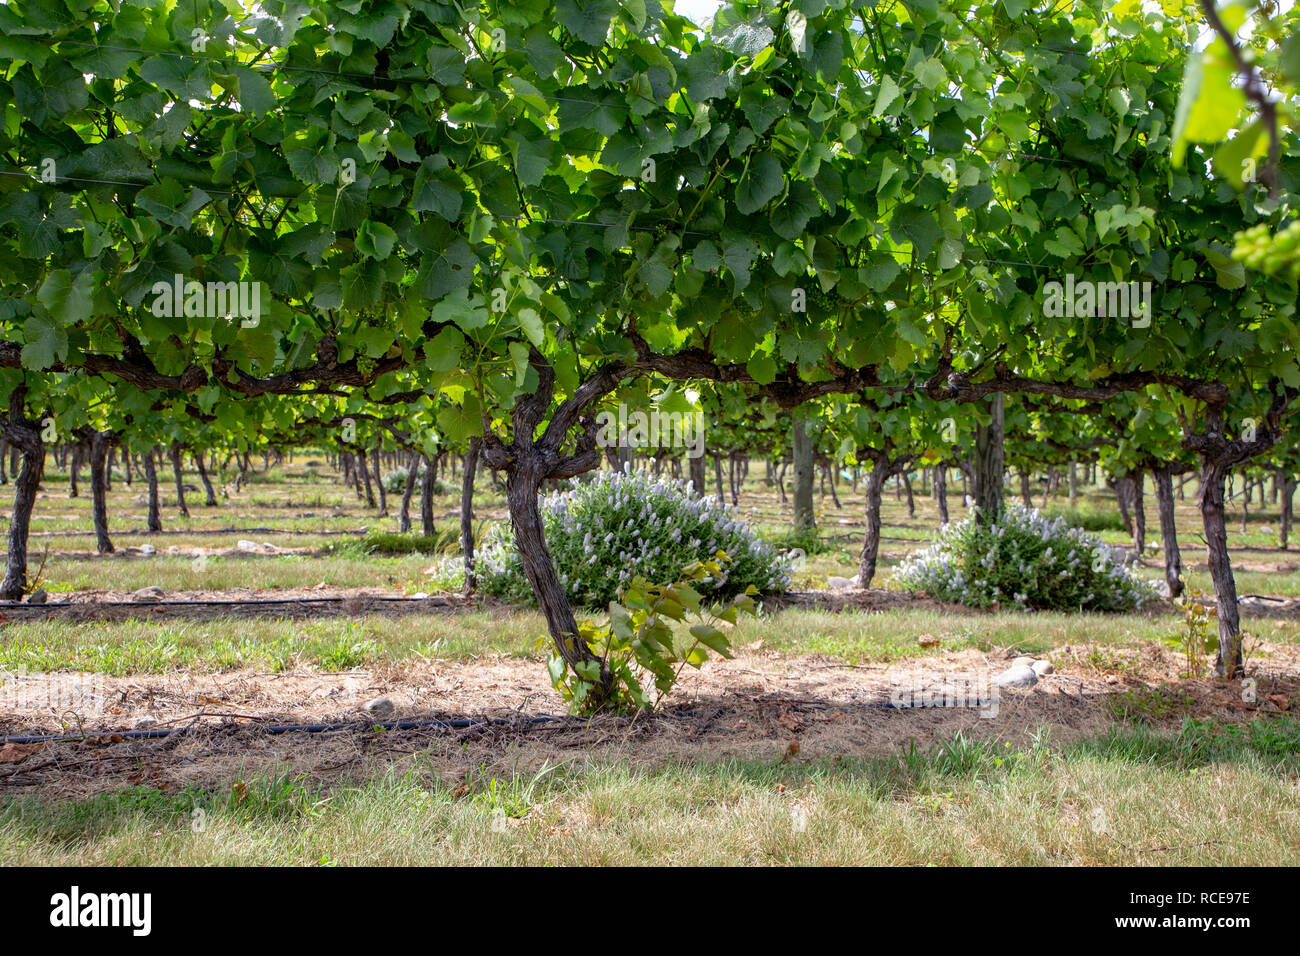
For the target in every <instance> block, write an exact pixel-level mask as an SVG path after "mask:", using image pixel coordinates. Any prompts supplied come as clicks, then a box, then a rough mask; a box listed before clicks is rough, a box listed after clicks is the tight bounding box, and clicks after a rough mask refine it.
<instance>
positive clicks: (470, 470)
mask: <svg viewBox="0 0 1300 956" xmlns="http://www.w3.org/2000/svg"><path fill="white" fill-rule="evenodd" d="M482 444H483V440H482V439H481V438H471V439H470V440H469V450H468V451H466V452H465V473H464V474H463V475H462V476H461V483H460V549H461V553H462V554H463V555H464V557H465V593H466V594H473V593H474V591H475V590H476V589H477V588H478V576H477V575H476V574H475V572H474V476H475V475H476V474H477V473H478V456H479V448H480V447H481V446H482Z"/></svg>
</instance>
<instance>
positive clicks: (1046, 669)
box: [1029, 661, 1056, 677]
mask: <svg viewBox="0 0 1300 956" xmlns="http://www.w3.org/2000/svg"><path fill="white" fill-rule="evenodd" d="M1029 666H1030V667H1032V668H1033V669H1034V673H1035V674H1037V675H1038V676H1039V677H1042V676H1044V675H1046V674H1054V673H1056V668H1055V667H1053V666H1052V662H1051V661H1034V662H1033V663H1032V664H1030V665H1029Z"/></svg>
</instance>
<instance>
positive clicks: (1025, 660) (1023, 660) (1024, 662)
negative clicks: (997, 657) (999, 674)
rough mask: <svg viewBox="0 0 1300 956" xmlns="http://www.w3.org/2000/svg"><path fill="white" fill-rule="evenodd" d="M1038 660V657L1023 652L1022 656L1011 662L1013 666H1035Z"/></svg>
mask: <svg viewBox="0 0 1300 956" xmlns="http://www.w3.org/2000/svg"><path fill="white" fill-rule="evenodd" d="M1036 660H1038V658H1036V657H1029V656H1028V655H1025V654H1022V655H1021V656H1020V657H1017V658H1016V659H1015V660H1013V661H1012V662H1011V666H1012V667H1033V666H1034V662H1035V661H1036Z"/></svg>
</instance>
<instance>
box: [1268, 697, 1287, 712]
mask: <svg viewBox="0 0 1300 956" xmlns="http://www.w3.org/2000/svg"><path fill="white" fill-rule="evenodd" d="M1268 699H1269V700H1271V701H1272V702H1273V703H1275V704H1277V709H1278V710H1286V709H1287V708H1289V707H1290V706H1291V698H1290V697H1288V696H1287V695H1286V694H1269V695H1268Z"/></svg>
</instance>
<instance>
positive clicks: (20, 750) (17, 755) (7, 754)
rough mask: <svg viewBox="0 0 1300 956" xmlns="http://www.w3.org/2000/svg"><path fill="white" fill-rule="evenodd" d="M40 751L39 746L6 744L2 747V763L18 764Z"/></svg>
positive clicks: (0, 758)
mask: <svg viewBox="0 0 1300 956" xmlns="http://www.w3.org/2000/svg"><path fill="white" fill-rule="evenodd" d="M40 749H41V748H40V745H39V744H5V745H4V746H3V747H0V763H18V761H20V760H26V759H27V758H28V757H30V756H31V755H32V754H34V753H36V751H38V750H40Z"/></svg>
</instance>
